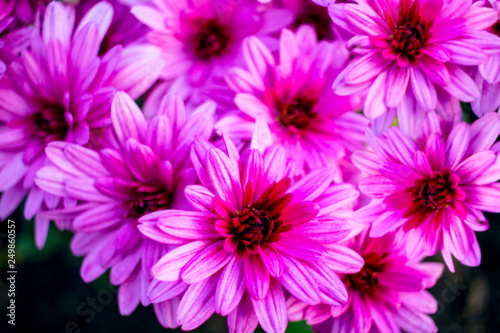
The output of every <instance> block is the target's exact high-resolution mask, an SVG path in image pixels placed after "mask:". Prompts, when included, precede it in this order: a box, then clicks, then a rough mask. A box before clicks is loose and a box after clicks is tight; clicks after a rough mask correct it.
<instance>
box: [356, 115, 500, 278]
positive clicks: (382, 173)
mask: <svg viewBox="0 0 500 333" xmlns="http://www.w3.org/2000/svg"><path fill="white" fill-rule="evenodd" d="M499 134H500V119H499V118H498V114H497V113H491V114H488V115H486V116H484V117H483V118H481V119H479V120H477V121H476V122H475V123H474V124H472V125H468V124H466V123H461V124H459V125H458V126H456V127H455V128H453V130H452V131H451V132H446V131H443V130H441V128H440V125H439V121H438V120H437V117H436V116H435V114H429V116H428V117H427V121H426V124H425V127H424V131H423V134H422V137H421V138H419V139H418V140H417V143H415V142H414V141H413V140H411V139H409V138H408V137H406V136H405V135H404V134H402V132H401V131H400V130H399V129H398V128H391V129H389V131H388V132H387V133H386V135H385V136H384V137H375V136H373V135H370V142H372V147H373V150H374V151H373V152H371V151H357V152H355V153H354V154H353V157H352V159H353V162H354V164H355V165H356V166H358V167H359V168H360V169H361V170H363V171H365V172H366V173H367V174H368V175H369V177H368V178H366V179H365V180H363V181H362V182H361V183H360V189H361V191H362V192H363V193H365V194H367V195H369V196H371V197H372V198H375V200H374V202H373V203H372V204H371V205H369V206H367V207H364V208H362V209H361V210H360V211H358V212H357V214H358V218H360V219H361V220H363V221H366V222H369V223H371V222H373V227H372V229H371V232H370V235H371V236H374V237H377V236H380V235H382V234H385V233H386V232H389V231H392V230H395V229H397V228H399V227H401V228H402V231H404V232H406V233H408V234H409V239H410V241H408V244H409V245H408V248H418V249H420V250H421V251H423V252H424V253H425V254H427V255H433V254H435V253H436V251H437V249H438V248H440V249H441V252H442V254H443V257H444V259H445V260H446V263H447V264H448V266H449V267H450V269H451V270H453V263H452V260H451V256H450V253H451V254H453V255H454V256H455V257H456V258H457V259H458V260H460V261H461V262H462V263H464V264H466V265H470V266H476V265H478V264H479V262H480V259H481V253H480V250H479V245H478V243H477V240H476V237H475V235H474V231H482V230H486V229H487V228H488V224H487V221H486V219H485V217H484V216H483V214H482V213H481V211H482V210H484V211H489V212H498V211H499V207H498V204H497V200H498V198H499V196H500V187H499V186H498V183H496V181H497V180H498V179H499V178H500V176H499V175H498V168H499V166H500V162H499V160H498V156H497V152H498V145H495V146H493V147H492V145H493V143H494V142H495V140H496V138H497V137H498V135H499Z"/></svg>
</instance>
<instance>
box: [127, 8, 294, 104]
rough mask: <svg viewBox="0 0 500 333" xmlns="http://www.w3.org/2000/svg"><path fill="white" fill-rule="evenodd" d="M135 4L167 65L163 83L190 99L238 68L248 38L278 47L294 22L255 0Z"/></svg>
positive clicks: (288, 15)
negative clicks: (278, 40) (281, 32)
mask: <svg viewBox="0 0 500 333" xmlns="http://www.w3.org/2000/svg"><path fill="white" fill-rule="evenodd" d="M136 3H138V5H136V6H133V7H132V13H133V14H134V15H135V16H136V17H137V18H138V19H139V20H140V21H141V22H143V23H144V24H145V25H147V26H148V27H150V28H151V30H152V31H151V32H150V33H149V35H148V39H149V41H150V42H151V44H152V45H157V46H158V47H160V48H161V49H162V54H163V56H164V60H165V61H166V63H167V64H166V66H165V68H164V70H163V71H162V78H164V79H165V80H167V81H174V82H172V83H171V84H172V85H174V86H175V87H176V89H177V90H179V91H182V92H183V93H184V94H187V95H189V93H192V92H193V91H196V90H197V88H200V89H201V88H204V87H205V86H207V85H208V84H209V83H210V81H211V80H212V79H213V78H214V77H221V76H223V75H224V74H225V73H226V72H227V70H228V69H229V68H231V67H232V66H234V64H237V63H239V62H240V61H241V58H242V57H241V52H240V49H241V43H242V42H243V40H244V38H246V37H248V36H256V37H258V38H260V39H261V40H262V41H263V42H265V43H266V44H268V45H270V46H273V45H274V47H275V45H276V38H275V37H274V36H272V35H273V34H274V33H276V32H278V31H279V30H280V29H281V28H283V27H285V26H286V25H287V24H289V23H290V22H291V21H292V19H293V16H292V13H291V12H290V11H288V10H286V9H281V8H276V9H274V8H272V9H268V10H262V9H261V8H260V7H259V6H260V5H259V3H258V2H257V1H255V0H239V1H225V0H216V1H209V0H200V1H186V0H183V1H177V0H155V1H152V2H150V1H142V2H141V1H136ZM198 90H199V89H198Z"/></svg>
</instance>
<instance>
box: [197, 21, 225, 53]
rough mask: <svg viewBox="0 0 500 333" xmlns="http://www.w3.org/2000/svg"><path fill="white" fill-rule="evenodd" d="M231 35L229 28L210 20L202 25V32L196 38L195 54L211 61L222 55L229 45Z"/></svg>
mask: <svg viewBox="0 0 500 333" xmlns="http://www.w3.org/2000/svg"><path fill="white" fill-rule="evenodd" d="M230 39H231V35H230V33H229V31H228V28H227V27H226V26H224V25H221V24H219V23H218V22H217V21H216V20H214V19H212V20H208V21H206V22H204V23H202V24H200V30H199V31H198V33H197V34H196V35H195V36H194V53H195V55H196V57H198V58H199V59H203V60H210V59H212V58H213V57H218V56H220V55H222V54H223V53H224V52H225V51H226V50H227V47H228V45H229V42H230Z"/></svg>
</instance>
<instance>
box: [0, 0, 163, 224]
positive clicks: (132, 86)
mask: <svg viewBox="0 0 500 333" xmlns="http://www.w3.org/2000/svg"><path fill="white" fill-rule="evenodd" d="M112 17H113V8H112V7H111V5H110V4H108V3H106V2H100V3H98V4H97V5H95V6H94V7H92V8H91V9H90V10H89V11H88V13H87V14H86V15H85V17H84V18H83V19H82V20H81V21H80V23H79V24H78V26H77V27H76V28H74V20H75V8H74V6H71V5H65V4H63V3H61V2H57V1H54V2H51V3H50V4H49V5H48V6H47V9H46V11H45V13H44V20H43V25H42V27H41V28H42V31H41V32H36V34H35V36H34V37H33V39H32V40H31V48H30V50H29V51H24V52H23V53H22V55H21V58H20V59H19V61H18V62H14V63H12V64H11V65H10V66H9V69H8V71H7V73H6V75H5V76H4V78H3V80H2V81H0V120H1V121H2V123H3V124H1V125H0V154H1V155H2V159H1V162H0V170H1V171H0V191H2V192H3V194H2V198H1V200H0V211H1V212H0V218H2V219H4V218H5V217H7V216H9V214H10V213H11V212H12V211H13V210H14V209H15V208H16V207H17V206H18V205H19V203H20V202H21V200H22V199H23V198H24V197H25V195H26V194H27V193H29V194H28V199H27V202H26V208H25V217H26V218H27V219H31V218H32V217H33V216H34V215H35V213H36V212H37V211H38V210H39V209H40V207H42V206H43V205H46V206H47V207H48V208H54V207H56V206H57V203H58V202H59V201H58V200H56V199H48V197H47V196H44V194H43V192H42V191H40V189H37V188H36V186H33V181H34V178H35V173H36V171H37V170H38V169H39V168H41V167H42V166H44V165H45V164H46V163H47V160H46V157H45V153H44V149H45V147H46V146H47V144H48V143H50V142H52V141H66V142H72V143H76V144H79V145H94V146H95V145H98V144H99V141H100V140H101V139H102V138H101V136H102V132H103V129H105V128H106V127H109V125H110V123H111V117H110V113H109V109H110V104H111V100H112V98H113V95H114V94H115V90H116V88H119V89H122V90H125V91H127V92H128V93H130V94H131V95H132V96H133V97H134V98H136V97H138V96H139V95H140V94H142V93H143V92H145V91H146V90H147V89H148V88H149V86H150V85H151V84H152V83H153V82H154V81H155V80H156V79H157V76H158V74H157V73H155V72H154V71H152V69H154V67H155V66H156V65H157V64H160V63H161V60H160V59H159V50H157V49H156V48H154V47H153V46H148V45H143V46H142V47H141V48H137V47H132V48H125V49H123V48H122V47H121V46H120V45H118V46H116V47H114V48H112V49H111V50H110V51H109V52H107V53H106V54H105V55H104V56H102V57H99V56H98V52H99V48H100V45H101V41H102V39H103V37H104V35H105V34H106V31H107V29H108V27H109V24H110V22H111V20H112Z"/></svg>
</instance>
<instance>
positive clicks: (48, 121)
mask: <svg viewBox="0 0 500 333" xmlns="http://www.w3.org/2000/svg"><path fill="white" fill-rule="evenodd" d="M64 113H65V110H64V108H62V107H59V106H48V107H46V108H44V109H43V110H41V111H39V112H37V113H35V114H32V115H29V116H27V117H26V118H24V119H15V120H12V121H10V122H9V127H11V128H24V130H25V131H26V132H27V133H29V134H31V135H33V136H38V137H40V138H42V139H43V140H44V142H45V143H49V142H51V141H62V140H65V139H66V135H67V134H68V131H69V127H70V126H69V125H68V122H67V121H66V119H65V117H64Z"/></svg>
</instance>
